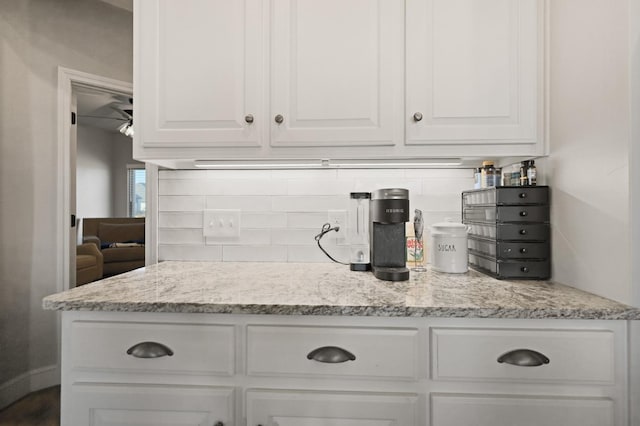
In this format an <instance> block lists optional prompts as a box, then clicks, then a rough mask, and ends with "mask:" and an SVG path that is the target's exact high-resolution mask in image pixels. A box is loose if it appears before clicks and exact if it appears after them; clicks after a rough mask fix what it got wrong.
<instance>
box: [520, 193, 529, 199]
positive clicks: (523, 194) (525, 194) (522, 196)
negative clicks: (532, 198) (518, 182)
mask: <svg viewBox="0 0 640 426" xmlns="http://www.w3.org/2000/svg"><path fill="white" fill-rule="evenodd" d="M519 197H520V198H527V193H526V192H521V193H520V195H519Z"/></svg>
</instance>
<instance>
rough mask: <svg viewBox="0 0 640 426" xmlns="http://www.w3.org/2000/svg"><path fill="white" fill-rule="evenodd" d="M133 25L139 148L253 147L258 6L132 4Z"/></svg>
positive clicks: (164, 0) (166, 1)
mask: <svg viewBox="0 0 640 426" xmlns="http://www.w3.org/2000/svg"><path fill="white" fill-rule="evenodd" d="M135 21H136V23H135V38H136V45H135V48H136V52H135V72H134V74H135V77H134V79H135V86H134V87H135V109H134V110H135V112H136V116H135V123H134V124H135V131H136V133H137V134H138V135H136V139H137V140H138V141H139V142H141V145H142V147H143V148H153V147H176V148H194V147H257V146H259V145H260V143H261V135H260V132H259V127H258V126H256V120H257V119H258V117H259V116H260V115H261V112H262V105H261V102H262V97H261V94H262V86H263V71H262V33H263V31H262V25H263V20H262V2H260V1H259V0H242V1H227V0H189V1H172V0H156V1H139V2H136V8H135ZM252 118H253V121H252ZM138 136H139V137H138ZM137 153H138V155H139V156H141V157H142V158H145V157H146V156H145V155H144V151H138V152H137Z"/></svg>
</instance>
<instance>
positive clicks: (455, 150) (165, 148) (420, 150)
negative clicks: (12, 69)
mask: <svg viewBox="0 0 640 426" xmlns="http://www.w3.org/2000/svg"><path fill="white" fill-rule="evenodd" d="M544 2H545V0H483V1H482V2H478V1H477V0H406V1H398V0H349V1H343V0H324V1H318V0H264V1H261V0H239V1H228V0H183V1H177V0H135V8H134V44H135V48H134V56H135V60H134V99H135V108H134V110H135V122H134V128H135V132H136V134H135V138H134V157H135V158H138V159H142V160H152V161H155V162H158V163H159V164H162V162H161V161H156V160H160V159H181V160H189V161H190V160H195V159H209V160H211V159H287V158H290V159H294V158H295V159H367V158H369V159H372V158H375V159H387V158H388V159H392V158H408V159H410V158H415V157H474V156H482V157H499V156H518V155H540V154H544V141H543V136H544V123H543V117H544V110H543V106H544V102H543V99H544V98H543V94H544V90H543V88H544V84H543V83H544V73H543V70H544V63H543V49H542V48H543V44H544V43H543V40H544V35H543V28H544V22H543V21H544V19H543V17H544ZM166 164H167V163H165V165H166ZM189 164H193V163H192V162H188V163H184V162H183V163H182V164H181V167H184V166H188V165H189Z"/></svg>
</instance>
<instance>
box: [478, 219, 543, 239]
mask: <svg viewBox="0 0 640 426" xmlns="http://www.w3.org/2000/svg"><path fill="white" fill-rule="evenodd" d="M469 228H470V229H469V235H472V236H476V237H483V238H493V239H497V240H504V241H547V240H548V239H549V233H550V232H549V224H547V223H536V224H528V223H518V224H512V223H498V224H496V223H493V224H489V223H488V224H478V223H471V224H469Z"/></svg>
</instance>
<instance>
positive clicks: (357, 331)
mask: <svg viewBox="0 0 640 426" xmlns="http://www.w3.org/2000/svg"><path fill="white" fill-rule="evenodd" d="M247 339H248V345H247V351H248V354H247V373H248V374H250V375H295V376H325V377H326V376H341V377H344V376H351V377H367V378H373V377H377V378H399V379H407V380H412V379H415V378H416V377H417V357H418V330H417V329H403V328H366V327H362V328H359V327H353V328H351V327H295V326H292V327H286V326H258V325H251V326H248V330H247ZM325 347H337V348H341V349H343V350H346V351H348V352H349V353H351V354H352V355H353V356H354V357H355V359H353V360H351V359H347V360H346V361H343V362H335V363H332V362H321V361H318V360H315V359H313V358H311V359H310V358H309V356H310V355H312V352H313V351H314V350H316V349H320V348H325ZM328 356H329V355H328ZM337 361H342V359H338V360H337Z"/></svg>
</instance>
